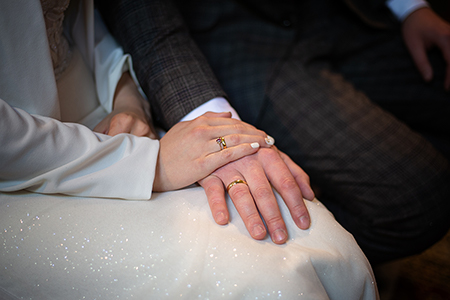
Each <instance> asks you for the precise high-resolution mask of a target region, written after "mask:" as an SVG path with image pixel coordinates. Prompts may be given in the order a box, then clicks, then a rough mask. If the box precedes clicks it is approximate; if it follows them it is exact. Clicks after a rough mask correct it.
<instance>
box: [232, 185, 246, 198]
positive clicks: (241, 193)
mask: <svg viewBox="0 0 450 300" xmlns="http://www.w3.org/2000/svg"><path fill="white" fill-rule="evenodd" d="M228 194H230V197H231V198H233V199H238V198H242V197H245V196H246V195H247V194H248V189H247V187H246V186H245V185H244V184H236V185H235V186H233V187H232V188H231V189H230V190H229V191H228Z"/></svg>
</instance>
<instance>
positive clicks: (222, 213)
mask: <svg viewBox="0 0 450 300" xmlns="http://www.w3.org/2000/svg"><path fill="white" fill-rule="evenodd" d="M198 183H199V184H200V185H201V186H202V187H203V188H204V189H205V193H206V197H207V198H208V204H209V208H210V209H211V213H212V216H213V218H214V221H216V223H217V224H219V225H226V224H228V222H229V219H230V216H229V213H228V208H227V204H226V200H225V189H224V187H223V184H222V181H221V180H220V179H219V178H218V177H217V176H215V175H209V176H208V177H206V178H204V179H202V180H200V181H199V182H198Z"/></svg>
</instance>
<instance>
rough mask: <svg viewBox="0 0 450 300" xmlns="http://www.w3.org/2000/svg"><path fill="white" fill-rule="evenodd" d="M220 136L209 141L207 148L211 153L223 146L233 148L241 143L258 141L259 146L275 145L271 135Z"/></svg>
mask: <svg viewBox="0 0 450 300" xmlns="http://www.w3.org/2000/svg"><path fill="white" fill-rule="evenodd" d="M222 138H223V140H221V139H220V138H217V139H213V140H210V141H209V142H208V147H207V148H206V149H207V150H208V151H209V153H213V152H217V151H220V150H222V148H223V147H225V145H226V148H232V147H236V146H238V145H241V144H250V145H252V144H253V143H256V144H258V145H255V146H257V147H265V148H269V147H271V146H272V145H273V141H274V140H273V139H272V138H271V137H263V136H260V135H247V134H231V135H226V136H223V137H222ZM223 143H225V145H224V144H223Z"/></svg>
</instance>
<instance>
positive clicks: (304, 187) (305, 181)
mask: <svg viewBox="0 0 450 300" xmlns="http://www.w3.org/2000/svg"><path fill="white" fill-rule="evenodd" d="M279 154H280V156H281V158H282V159H283V161H284V163H285V164H286V166H287V167H288V168H289V171H290V172H291V174H292V176H294V179H295V181H296V182H297V184H298V186H299V187H300V191H301V193H302V195H303V198H305V199H307V200H310V201H312V200H314V198H315V197H316V196H315V195H314V191H313V189H312V188H311V182H310V180H309V176H308V174H306V172H305V171H303V169H302V168H300V167H299V166H298V165H297V164H296V163H295V162H293V161H292V159H291V158H290V157H289V156H287V155H286V154H284V153H283V152H281V151H279Z"/></svg>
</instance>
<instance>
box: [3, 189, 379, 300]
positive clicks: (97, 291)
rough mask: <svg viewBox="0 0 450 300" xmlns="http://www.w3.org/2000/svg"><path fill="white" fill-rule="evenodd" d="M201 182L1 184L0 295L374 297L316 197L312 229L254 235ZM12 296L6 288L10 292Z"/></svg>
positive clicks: (364, 270)
mask: <svg viewBox="0 0 450 300" xmlns="http://www.w3.org/2000/svg"><path fill="white" fill-rule="evenodd" d="M229 206H230V210H231V222H230V224H228V225H227V226H219V225H217V224H215V223H214V221H213V218H212V217H211V214H210V210H209V207H208V204H207V200H206V197H205V194H204V191H203V189H201V188H192V189H189V190H181V191H176V192H168V193H162V194H155V195H154V197H153V198H152V200H150V201H145V202H135V201H120V200H110V199H95V198H77V197H66V196H58V195H55V196H49V195H40V194H31V193H14V194H0V241H1V242H2V244H1V252H0V270H1V272H0V299H3V298H2V296H4V297H6V296H5V295H6V293H8V294H9V296H10V297H12V298H11V299H21V298H23V299H174V298H177V299H178V298H181V299H194V298H195V299H218V298H221V299H222V298H224V299H377V297H378V296H377V289H376V285H375V283H374V278H373V274H372V271H371V268H370V266H369V264H368V262H367V260H366V258H365V256H364V255H363V254H362V252H361V250H360V249H359V248H358V246H357V245H356V243H355V241H354V239H353V238H352V236H351V235H350V234H348V233H347V232H346V231H345V230H343V229H342V227H341V226H340V225H339V224H338V223H337V222H336V221H335V220H334V218H333V217H332V215H331V214H330V213H329V212H328V211H327V210H326V208H325V207H324V206H323V205H322V204H321V203H320V202H318V201H317V200H316V201H314V202H307V206H308V208H309V211H310V213H311V217H312V226H311V228H310V229H309V230H306V231H302V230H300V229H297V228H296V227H295V225H294V223H293V222H292V220H291V219H290V216H289V212H288V210H287V208H286V207H285V206H284V205H281V208H282V214H283V216H284V217H285V220H287V226H288V232H289V235H290V240H289V241H288V242H287V243H286V244H285V245H282V246H277V245H275V244H273V243H272V242H271V241H270V240H269V239H268V238H267V239H265V240H262V241H255V240H253V239H251V238H250V237H249V235H248V233H247V231H246V229H245V226H244V224H243V223H242V221H241V219H240V218H239V216H238V213H237V212H236V210H235V209H234V207H233V205H232V204H230V205H229ZM8 299H9V298H8Z"/></svg>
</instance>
